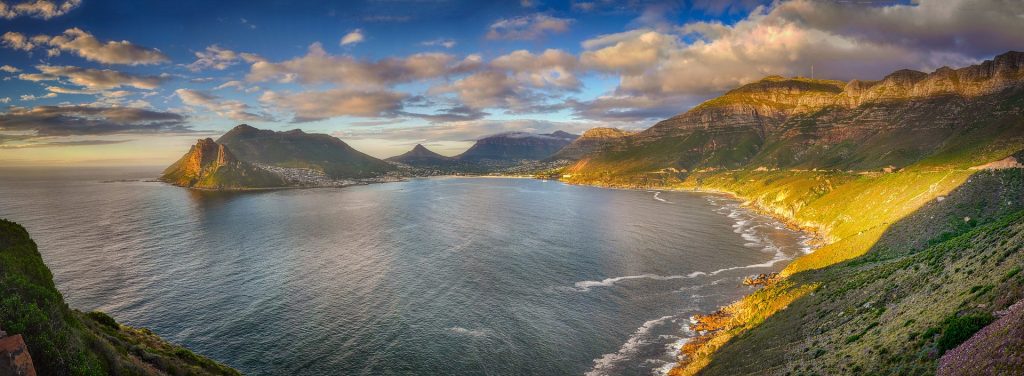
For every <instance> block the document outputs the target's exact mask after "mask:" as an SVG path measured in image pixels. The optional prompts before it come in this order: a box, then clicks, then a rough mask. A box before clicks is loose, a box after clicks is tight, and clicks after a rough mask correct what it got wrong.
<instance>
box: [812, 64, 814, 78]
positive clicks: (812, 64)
mask: <svg viewBox="0 0 1024 376" xmlns="http://www.w3.org/2000/svg"><path fill="white" fill-rule="evenodd" d="M811 79H812V80H813V79H814V64H811Z"/></svg>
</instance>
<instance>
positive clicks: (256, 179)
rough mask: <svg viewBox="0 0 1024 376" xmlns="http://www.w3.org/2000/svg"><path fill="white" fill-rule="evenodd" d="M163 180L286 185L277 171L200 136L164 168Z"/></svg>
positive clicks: (195, 184)
mask: <svg viewBox="0 0 1024 376" xmlns="http://www.w3.org/2000/svg"><path fill="white" fill-rule="evenodd" d="M160 179H161V180H163V181H165V182H168V183H171V184H174V185H178V186H182V187H189V188H201V189H237V188H270V187H283V186H285V185H286V183H285V181H284V180H283V179H282V178H280V177H278V176H277V175H275V174H273V173H270V172H268V171H266V170H263V169H261V168H259V167H256V166H254V165H252V164H250V163H247V162H243V161H240V160H238V158H235V156H234V154H232V153H231V151H230V150H229V149H228V147H227V146H226V145H222V144H218V143H216V142H214V141H213V140H212V139H210V138H206V139H201V140H199V141H198V142H196V144H195V145H193V146H192V148H191V149H189V151H188V153H185V155H184V156H183V157H181V159H179V160H178V161H177V162H175V163H174V164H173V165H171V166H170V167H168V168H167V169H166V170H164V173H163V175H162V176H161V177H160Z"/></svg>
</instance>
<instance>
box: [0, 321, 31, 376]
mask: <svg viewBox="0 0 1024 376" xmlns="http://www.w3.org/2000/svg"><path fill="white" fill-rule="evenodd" d="M0 375H10V376H35V375H36V367H35V366H34V365H32V355H31V354H29V353H28V345H26V344H25V340H24V339H22V337H21V334H15V335H13V336H8V335H7V332H5V331H3V330H0Z"/></svg>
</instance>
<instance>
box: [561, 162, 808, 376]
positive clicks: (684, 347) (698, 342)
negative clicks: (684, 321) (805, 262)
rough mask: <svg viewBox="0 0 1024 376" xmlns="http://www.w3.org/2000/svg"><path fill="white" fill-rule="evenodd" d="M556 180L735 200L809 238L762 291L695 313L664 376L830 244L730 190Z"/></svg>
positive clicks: (761, 288)
mask: <svg viewBox="0 0 1024 376" xmlns="http://www.w3.org/2000/svg"><path fill="white" fill-rule="evenodd" d="M555 181H558V182H561V183H565V184H569V185H575V186H581V187H594V188H604V189H617V190H631V191H647V190H657V191H665V192H686V193H702V194H710V195H715V196H721V197H725V198H727V199H731V200H735V201H737V202H739V206H740V207H743V208H745V209H747V210H750V211H752V212H754V213H755V214H758V215H762V216H765V217H768V218H771V219H772V220H773V221H776V222H778V223H781V224H783V225H784V226H785V227H786V228H788V229H790V230H793V231H796V232H798V233H800V234H803V236H806V237H807V240H806V241H805V242H804V244H805V245H806V247H807V248H806V251H805V252H803V254H800V255H794V257H793V258H790V259H788V260H786V261H787V262H786V264H785V265H783V267H782V269H780V271H779V272H776V273H773V274H774V277H772V278H771V281H770V282H769V283H767V284H763V285H760V288H758V289H756V290H754V291H752V292H750V293H747V294H743V295H742V296H741V297H740V298H738V299H736V300H734V301H732V302H730V303H728V304H726V305H723V306H720V307H718V309H717V310H715V311H713V312H707V313H705V314H701V313H698V314H694V315H693V316H690V324H688V325H687V328H688V329H689V330H690V331H692V332H693V333H694V335H692V336H690V337H689V338H686V339H685V340H684V341H681V343H679V344H678V345H679V346H678V347H676V346H673V347H674V349H675V351H676V354H675V355H676V356H677V358H678V360H677V361H676V362H675V363H674V364H672V367H668V366H667V365H666V366H664V367H662V368H661V369H660V370H661V371H663V372H662V374H663V375H670V374H672V370H674V369H676V368H679V367H681V366H683V365H685V364H686V363H687V362H689V361H692V360H693V355H694V354H695V353H696V352H697V351H698V350H699V348H700V347H701V346H702V345H703V344H705V343H707V342H709V341H712V340H714V338H715V337H716V336H717V335H718V332H719V331H718V330H716V329H715V328H716V327H717V326H719V325H720V322H721V321H723V320H725V319H727V315H728V313H726V310H727V309H728V307H731V306H735V305H737V304H739V303H740V302H742V301H744V300H746V299H748V298H749V297H751V296H752V295H753V294H755V293H757V292H759V291H762V290H764V289H765V288H768V287H770V286H772V285H774V284H777V283H780V282H781V281H785V280H786V279H787V276H785V275H783V274H782V271H784V270H785V269H786V268H787V267H789V265H790V264H792V263H793V262H794V261H795V260H797V259H799V258H800V257H802V256H806V255H809V254H813V253H814V252H815V251H817V250H818V249H819V248H821V247H823V246H825V245H827V244H826V243H825V241H826V240H825V239H827V234H826V233H824V232H823V231H822V230H821V229H820V227H811V226H801V225H800V224H798V223H796V222H795V220H794V219H792V218H788V217H785V216H783V215H780V214H778V213H775V212H773V211H771V210H769V209H768V208H766V207H762V206H761V205H759V204H758V203H757V202H755V201H753V200H750V199H747V198H744V197H742V196H740V195H737V194H736V193H734V192H730V191H725V190H719V189H706V188H684V187H660V188H659V187H646V188H638V187H624V186H614V185H598V184H579V183H572V182H567V181H563V180H555Z"/></svg>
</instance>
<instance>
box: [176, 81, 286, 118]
mask: <svg viewBox="0 0 1024 376" xmlns="http://www.w3.org/2000/svg"><path fill="white" fill-rule="evenodd" d="M174 93H175V94H176V95H177V96H178V98H179V99H181V102H182V103H184V104H185V105H187V106H193V107H201V108H205V109H207V110H210V111H213V112H215V113H217V115H220V116H223V117H226V118H228V119H232V120H238V121H255V120H264V121H269V120H272V119H270V117H269V116H267V115H263V114H257V113H254V112H252V109H251V108H250V107H249V105H247V104H245V103H242V102H241V101H236V100H222V99H221V98H220V97H218V96H216V95H212V94H209V93H204V92H201V91H198V90H189V89H177V90H175V91H174Z"/></svg>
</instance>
